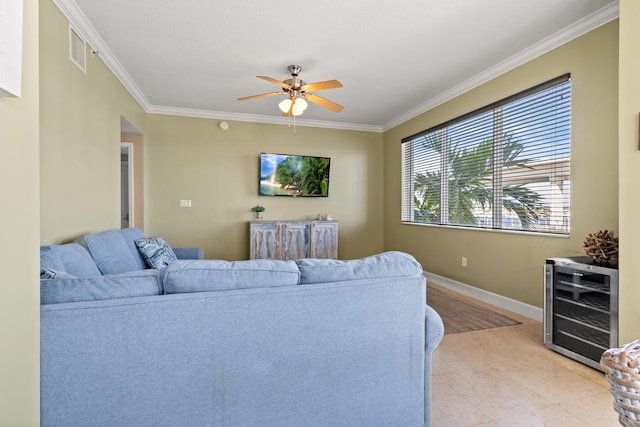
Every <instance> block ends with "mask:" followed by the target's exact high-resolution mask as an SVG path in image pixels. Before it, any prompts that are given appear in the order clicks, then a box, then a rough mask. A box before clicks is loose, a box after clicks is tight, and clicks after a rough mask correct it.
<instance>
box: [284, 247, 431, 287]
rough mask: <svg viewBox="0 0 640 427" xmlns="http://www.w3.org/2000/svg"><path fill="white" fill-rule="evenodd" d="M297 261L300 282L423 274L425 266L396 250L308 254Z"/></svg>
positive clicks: (303, 283)
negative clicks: (344, 255) (338, 256)
mask: <svg viewBox="0 0 640 427" xmlns="http://www.w3.org/2000/svg"><path fill="white" fill-rule="evenodd" d="M295 262H296V264H297V265H298V268H299V269H300V284H301V285H306V284H312V283H323V282H342V281H346V280H356V279H378V278H386V277H406V276H420V275H422V266H421V265H420V263H419V262H418V261H416V259H415V258H414V257H412V256H411V255H409V254H407V253H404V252H397V251H393V252H383V253H381V254H378V255H373V256H370V257H366V258H361V259H355V260H350V261H339V260H335V259H312V258H305V259H298V260H296V261H295Z"/></svg>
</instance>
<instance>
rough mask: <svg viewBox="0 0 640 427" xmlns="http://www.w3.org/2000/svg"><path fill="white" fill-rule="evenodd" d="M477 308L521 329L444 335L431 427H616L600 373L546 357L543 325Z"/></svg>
mask: <svg viewBox="0 0 640 427" xmlns="http://www.w3.org/2000/svg"><path fill="white" fill-rule="evenodd" d="M430 286H431V285H430ZM440 289H442V288H440ZM443 290H444V291H447V290H446V289H443ZM474 302H475V303H477V304H479V305H484V306H486V307H489V308H492V309H494V310H496V311H498V312H501V313H503V314H506V315H507V316H509V317H511V318H514V319H517V320H519V321H521V322H522V324H521V325H516V326H507V327H503V328H495V329H486V330H482V331H474V332H464V333H459V334H452V335H445V336H444V338H443V340H442V342H441V343H440V346H439V347H438V348H437V349H436V351H435V352H434V354H433V414H432V426H433V427H456V426H460V427H462V426H464V427H466V426H491V427H520V426H528V427H538V426H553V427H555V426H558V427H573V426H576V427H578V426H580V427H590V426H591V427H608V426H611V427H615V426H619V423H618V414H617V413H616V412H615V411H614V409H613V396H612V395H611V393H610V392H609V385H608V383H607V381H606V379H605V378H604V374H602V373H601V372H600V371H598V370H595V369H593V368H590V367H587V366H585V365H583V364H581V363H578V362H575V361H574V360H572V359H569V358H568V357H565V356H562V355H560V354H557V353H555V352H553V351H551V350H548V349H547V348H546V347H545V346H544V342H543V326H542V323H539V322H536V321H533V320H531V319H528V318H526V317H522V316H518V315H517V314H514V313H511V312H508V311H505V310H501V309H499V308H496V307H493V306H490V305H487V304H485V303H482V302H478V301H474Z"/></svg>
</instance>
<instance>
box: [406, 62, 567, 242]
mask: <svg viewBox="0 0 640 427" xmlns="http://www.w3.org/2000/svg"><path fill="white" fill-rule="evenodd" d="M570 139H571V81H570V75H569V74H566V75H564V76H561V77H558V78H556V79H553V80H550V81H548V82H545V83H542V84H540V85H538V86H535V87H533V88H530V89H528V90H525V91H523V92H521V93H518V94H516V95H513V96H510V97H508V98H505V99H503V100H501V101H498V102H495V103H493V104H491V105H488V106H486V107H484V108H481V109H479V110H476V111H473V112H471V113H468V114H465V115H464V116H461V117H458V118H456V119H453V120H450V121H448V122H446V123H443V124H441V125H439V126H436V127H433V128H431V129H427V130H425V131H423V132H420V133H418V134H416V135H413V136H410V137H408V138H405V139H403V140H402V221H403V222H404V223H416V224H436V225H453V226H463V227H474V228H482V229H500V230H519V231H531V232H541V233H555V234H569V212H570V211H569V209H570V197H569V196H570V185H571V184H570V183H571V181H570V176H569V171H570Z"/></svg>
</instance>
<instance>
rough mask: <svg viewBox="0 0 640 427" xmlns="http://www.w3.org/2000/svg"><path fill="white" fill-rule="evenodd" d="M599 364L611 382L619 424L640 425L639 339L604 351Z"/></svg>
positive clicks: (629, 426) (627, 426) (638, 426)
mask: <svg viewBox="0 0 640 427" xmlns="http://www.w3.org/2000/svg"><path fill="white" fill-rule="evenodd" d="M600 366H602V369H603V370H604V371H605V372H606V377H607V381H609V384H611V394H613V398H614V401H613V408H614V409H615V410H616V411H617V412H618V414H620V415H619V417H618V420H619V421H620V424H622V425H623V426H626V427H640V340H637V341H634V342H631V343H629V344H625V345H624V346H622V347H620V348H612V349H609V350H607V351H605V352H604V353H603V354H602V357H601V358H600Z"/></svg>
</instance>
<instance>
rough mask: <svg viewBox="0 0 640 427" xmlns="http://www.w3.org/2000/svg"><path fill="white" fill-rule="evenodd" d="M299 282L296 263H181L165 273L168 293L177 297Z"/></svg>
mask: <svg viewBox="0 0 640 427" xmlns="http://www.w3.org/2000/svg"><path fill="white" fill-rule="evenodd" d="M299 280H300V271H299V270H298V266H297V265H296V263H295V262H293V261H279V260H268V259H255V260H250V261H222V260H178V261H174V262H172V263H171V264H169V267H167V269H166V270H165V276H164V291H165V293H167V294H176V293H182V292H207V291H224V290H229V289H246V288H267V287H275V286H294V285H297V284H298V282H299Z"/></svg>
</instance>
